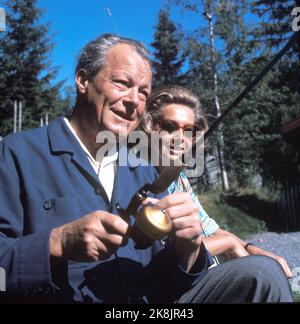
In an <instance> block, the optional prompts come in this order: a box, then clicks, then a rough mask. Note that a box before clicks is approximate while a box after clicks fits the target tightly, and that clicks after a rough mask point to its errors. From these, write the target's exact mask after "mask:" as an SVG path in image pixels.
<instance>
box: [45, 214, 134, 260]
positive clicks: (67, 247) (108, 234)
mask: <svg viewBox="0 0 300 324" xmlns="http://www.w3.org/2000/svg"><path fill="white" fill-rule="evenodd" d="M127 241H128V224H127V223H126V222H125V221H124V220H123V219H122V218H120V217H118V216H115V215H112V214H109V213H106V212H103V211H96V212H93V213H91V214H89V215H87V216H85V217H83V218H81V219H79V220H77V221H75V222H73V223H70V224H66V225H64V226H62V227H59V228H56V229H54V230H53V231H52V233H51V235H50V255H51V257H53V258H55V259H66V260H72V261H78V262H94V261H99V260H105V259H109V258H110V257H111V255H113V254H114V253H115V252H116V250H117V249H118V248H119V247H121V246H124V245H126V244H127Z"/></svg>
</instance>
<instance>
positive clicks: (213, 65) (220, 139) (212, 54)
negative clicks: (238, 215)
mask: <svg viewBox="0 0 300 324" xmlns="http://www.w3.org/2000/svg"><path fill="white" fill-rule="evenodd" d="M205 16H206V18H207V20H208V21H209V39H210V58H211V69H212V78H213V82H214V93H215V94H214V100H215V106H216V112H217V117H220V116H221V114H222V112H221V107H220V102H219V97H218V75H217V71H216V60H215V44H214V43H215V41H214V27H213V20H212V14H211V12H210V10H208V11H207V12H206V14H205ZM217 142H218V143H217V146H218V155H219V164H220V170H221V178H222V186H223V189H224V190H225V191H228V190H229V182H228V176H227V171H226V167H225V160H224V134H223V129H222V124H220V125H219V127H218V136H217Z"/></svg>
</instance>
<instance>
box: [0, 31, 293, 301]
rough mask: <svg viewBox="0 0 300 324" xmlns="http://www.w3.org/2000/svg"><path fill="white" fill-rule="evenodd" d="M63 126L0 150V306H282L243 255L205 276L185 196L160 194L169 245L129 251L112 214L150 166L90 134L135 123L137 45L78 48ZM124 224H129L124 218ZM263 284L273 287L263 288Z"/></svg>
mask: <svg viewBox="0 0 300 324" xmlns="http://www.w3.org/2000/svg"><path fill="white" fill-rule="evenodd" d="M76 87H77V101H76V105H75V109H74V112H73V114H72V116H71V117H70V118H69V119H64V118H59V119H56V120H54V121H53V122H52V123H50V125H49V126H48V127H44V128H40V129H36V130H32V131H29V132H24V133H20V134H16V135H12V136H8V137H6V138H5V139H4V140H3V141H2V142H1V146H0V179H1V182H0V203H1V210H0V267H2V268H4V269H5V270H6V276H7V287H6V289H7V292H6V294H5V295H4V297H3V299H4V301H5V300H8V299H9V298H12V300H14V299H15V298H22V299H23V300H26V301H39V302H40V301H43V302H79V303H83V302H95V303H158V302H165V303H166V302H167V303H173V302H179V303H187V302H196V303H200V302H245V301H249V302H250V301H254V302H260V301H273V302H274V301H291V297H290V291H289V288H288V284H287V280H286V278H285V276H284V274H283V272H282V270H281V269H280V266H279V265H278V264H277V263H276V262H275V261H273V260H271V259H268V258H264V257H252V258H245V259H244V260H242V259H241V260H237V261H235V262H234V263H228V264H227V265H224V266H220V267H219V268H216V269H214V270H212V271H209V272H208V271H207V269H208V267H209V265H210V256H209V254H208V253H207V252H206V249H205V247H204V245H203V243H202V239H201V236H200V232H201V230H200V229H201V224H200V220H199V217H198V209H197V206H195V205H194V204H193V202H192V200H191V199H190V198H189V196H188V194H184V193H177V194H173V195H171V196H168V195H166V194H165V195H161V196H157V197H154V198H157V199H160V200H159V202H158V204H159V205H160V206H161V207H162V208H164V209H165V210H166V212H167V214H168V215H169V216H170V218H171V220H172V223H173V233H172V238H171V239H170V240H169V241H167V242H160V241H155V242H153V244H152V245H151V246H150V247H148V248H145V249H138V248H137V247H136V245H135V244H134V242H133V240H132V239H131V237H130V235H129V233H130V231H129V229H130V226H131V224H128V222H126V221H125V220H124V219H123V218H122V217H120V207H125V208H126V207H127V206H128V203H129V201H130V200H131V198H132V197H133V195H134V194H135V192H136V191H137V190H138V189H139V188H141V187H142V186H143V185H145V184H146V183H151V182H153V181H154V179H155V178H156V176H157V174H156V171H155V170H154V168H152V167H150V166H149V167H142V166H132V165H130V163H129V164H128V165H127V166H119V165H118V163H117V162H118V160H119V159H120V154H121V152H115V153H113V152H108V154H107V155H105V156H104V157H103V158H102V159H101V160H100V161H99V160H98V159H97V158H96V156H97V151H98V150H99V149H100V148H101V144H98V143H97V140H96V138H97V135H98V133H99V132H101V131H110V132H112V133H113V134H114V135H115V136H116V138H119V136H120V135H121V136H124V135H126V134H129V133H131V132H132V131H133V130H134V129H135V128H136V127H137V125H138V123H139V120H140V118H141V116H142V114H143V112H144V110H145V103H146V100H147V97H148V96H149V94H150V92H151V68H150V61H149V54H148V52H147V50H146V48H145V47H144V46H143V45H142V44H140V43H139V42H137V41H134V40H131V39H126V38H120V37H117V36H114V35H103V36H101V37H99V38H97V39H96V40H95V41H92V42H91V43H89V44H88V45H87V46H86V47H85V48H84V49H83V51H82V53H81V55H80V57H79V62H78V64H77V68H76ZM131 222H132V219H131ZM270 278H271V279H272V280H273V281H274V283H275V284H274V285H273V284H272V282H271V281H270V280H271V279H270Z"/></svg>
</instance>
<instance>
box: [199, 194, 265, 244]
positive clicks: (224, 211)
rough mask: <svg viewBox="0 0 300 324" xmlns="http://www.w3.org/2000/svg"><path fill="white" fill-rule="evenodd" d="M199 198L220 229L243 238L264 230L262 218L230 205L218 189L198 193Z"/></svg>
mask: <svg viewBox="0 0 300 324" xmlns="http://www.w3.org/2000/svg"><path fill="white" fill-rule="evenodd" d="M199 199H200V202H201V204H202V205H203V207H204V209H205V210H206V212H207V213H208V215H209V216H210V217H212V218H213V219H214V220H215V221H216V222H217V223H218V224H219V226H220V227H221V228H222V229H224V230H227V231H229V232H232V233H234V234H235V235H237V236H239V237H241V238H243V239H246V238H247V237H249V236H250V235H253V234H256V233H259V232H262V231H265V230H266V226H265V223H264V222H263V221H262V220H258V219H255V218H254V217H252V216H251V215H249V214H248V213H246V212H245V211H244V210H242V209H240V208H238V207H233V206H232V205H230V204H229V203H228V202H227V201H226V196H224V195H223V192H222V191H220V190H214V191H210V192H208V193H207V194H205V195H200V196H199Z"/></svg>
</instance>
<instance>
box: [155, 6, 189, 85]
mask: <svg viewBox="0 0 300 324" xmlns="http://www.w3.org/2000/svg"><path fill="white" fill-rule="evenodd" d="M180 41H181V35H180V32H179V30H178V29H177V27H176V25H175V24H174V23H173V22H172V21H171V19H170V16H169V12H168V11H167V10H161V11H160V13H159V19H158V24H157V26H156V32H155V35H154V42H153V43H152V44H151V45H152V47H153V48H154V60H153V62H152V65H153V70H154V73H153V80H154V87H159V86H161V85H168V84H181V83H182V80H183V79H184V75H182V74H181V68H182V66H183V64H184V61H185V57H184V55H182V51H181V45H180Z"/></svg>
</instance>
